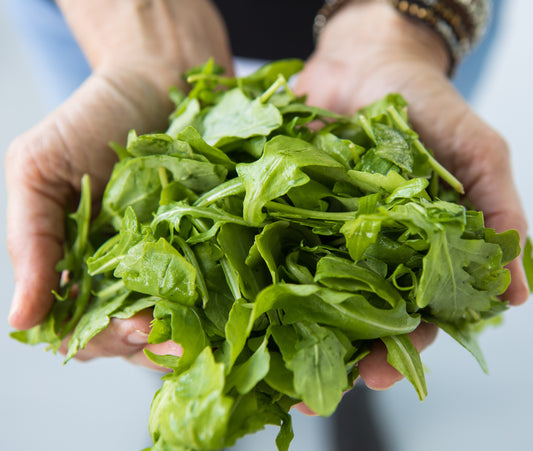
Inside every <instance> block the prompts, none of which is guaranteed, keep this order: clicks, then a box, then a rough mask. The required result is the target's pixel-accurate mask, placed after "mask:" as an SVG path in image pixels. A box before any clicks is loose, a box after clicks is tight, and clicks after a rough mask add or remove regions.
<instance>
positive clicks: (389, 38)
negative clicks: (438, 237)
mask: <svg viewBox="0 0 533 451" xmlns="http://www.w3.org/2000/svg"><path fill="white" fill-rule="evenodd" d="M58 5H59V7H60V8H61V10H62V12H63V14H64V15H65V17H66V20H67V22H68V24H69V26H70V27H71V29H72V30H73V33H74V35H75V37H76V38H77V40H78V42H79V43H80V46H81V48H82V50H83V51H84V53H85V55H86V57H87V59H88V61H89V63H90V65H91V68H92V71H93V73H92V75H91V76H90V78H89V79H88V80H87V82H85V83H84V84H83V85H82V86H81V87H80V88H79V89H78V90H77V91H76V92H75V93H74V94H73V95H72V97H70V98H69V99H68V100H67V101H66V102H65V103H64V104H63V105H61V106H60V107H59V108H58V109H57V110H56V111H54V112H53V113H52V114H51V115H50V116H48V117H47V118H45V119H44V120H43V121H42V122H41V123H40V124H38V125H36V126H35V127H34V128H33V129H31V130H29V131H28V132H27V133H25V134H24V135H22V136H21V137H19V138H17V139H16V140H15V141H14V142H13V144H12V145H11V146H10V148H9V150H8V153H7V156H6V180H7V188H8V223H7V227H8V249H9V252H10V255H11V259H12V262H13V267H14V271H15V283H16V289H15V293H14V296H13V301H12V310H11V314H10V318H9V320H10V324H11V325H12V326H13V327H14V328H16V329H28V328H30V327H32V326H34V325H36V324H38V323H39V322H40V321H42V320H43V319H44V317H45V316H46V314H47V312H48V311H49V309H50V307H51V305H52V303H53V296H52V295H51V294H50V293H51V290H52V289H54V288H56V287H57V284H58V278H59V276H58V274H57V273H56V271H55V270H54V268H55V265H56V263H57V262H58V261H59V260H60V259H61V257H62V244H63V241H64V225H63V224H64V211H65V207H67V206H74V205H75V203H76V201H77V199H78V197H79V190H80V180H81V177H82V175H83V174H85V173H88V174H89V175H90V176H91V189H92V198H93V199H94V200H95V205H94V206H95V208H96V207H97V205H98V202H99V200H100V199H101V195H102V192H103V189H104V187H105V184H106V182H107V180H108V177H109V174H110V172H111V169H112V167H113V164H114V163H115V161H116V160H115V155H114V153H113V152H112V151H111V150H110V149H109V146H108V143H109V142H110V141H116V142H124V140H125V137H126V136H127V132H128V130H130V129H132V128H133V129H136V130H137V132H138V133H143V132H149V131H152V130H157V129H164V128H165V126H166V122H167V118H168V114H169V113H170V111H171V109H172V105H171V103H170V102H169V100H168V95H167V89H168V87H169V86H170V85H177V86H179V87H182V88H185V86H183V82H182V80H181V74H182V73H183V72H185V71H186V70H187V69H189V68H190V67H193V66H196V65H198V64H202V63H204V62H205V61H206V60H207V59H208V58H209V57H214V59H215V61H216V62H217V63H218V64H221V65H223V66H224V67H226V69H227V71H228V73H229V74H231V72H232V63H231V61H232V56H231V53H230V50H229V44H228V39H227V35H226V31H225V28H224V24H223V22H222V20H221V19H220V17H219V15H218V13H217V11H216V10H215V9H214V7H213V6H212V5H211V3H210V2H209V1H207V0H131V1H128V2H125V1H121V0H93V1H91V2H84V1H82V0H60V1H58ZM354 24H359V26H357V27H354ZM447 66H448V57H447V54H446V49H445V47H444V45H443V43H442V42H441V40H440V38H439V37H438V36H437V35H436V34H435V33H434V32H433V31H431V30H429V29H427V28H426V27H425V26H423V25H420V24H416V23H413V22H411V21H409V20H407V19H405V18H404V17H403V16H401V15H400V14H398V13H397V12H396V11H395V10H393V9H392V7H390V6H389V5H386V4H382V3H381V2H376V3H373V2H368V3H362V2H358V3H354V4H348V5H346V6H345V7H343V8H342V9H341V10H340V11H338V12H337V13H336V14H335V15H334V16H333V17H332V18H331V20H330V21H329V22H328V24H327V25H326V27H325V28H324V30H323V33H322V34H321V36H320V39H319V42H318V46H317V49H316V51H315V52H314V54H313V55H312V56H311V58H310V60H309V61H308V62H307V65H306V68H305V69H304V71H303V72H302V74H301V75H300V77H299V81H298V84H297V87H296V89H297V90H298V91H299V92H302V93H304V92H305V93H307V94H308V100H309V103H310V104H315V105H319V106H323V107H326V108H329V109H332V110H334V111H337V112H340V113H351V112H354V111H355V110H356V109H357V108H359V107H360V106H363V105H365V104H368V103H370V102H372V101H373V100H376V99H377V98H379V97H381V96H382V95H384V94H386V93H388V92H391V91H396V92H400V93H401V94H402V95H404V97H406V99H407V100H408V102H409V104H410V106H409V116H410V118H412V122H413V124H414V127H415V129H416V130H418V131H419V132H420V134H421V137H422V139H423V140H424V142H426V143H427V144H428V145H429V147H430V148H432V149H433V151H434V152H435V154H436V156H437V158H438V159H439V160H440V161H441V162H442V163H443V164H444V165H445V166H446V167H447V168H448V169H449V170H451V172H453V173H454V174H455V175H456V176H457V177H458V178H459V180H461V182H462V183H463V184H464V186H465V189H466V193H467V195H468V197H469V198H470V200H471V201H472V202H473V203H474V204H475V205H476V206H477V207H478V208H480V209H483V210H484V211H485V215H486V221H487V224H488V225H489V226H491V227H493V228H495V229H496V230H497V231H503V230H507V229H509V228H514V229H516V230H518V231H519V232H520V233H521V235H522V236H523V237H525V232H526V223H525V219H524V213H523V211H522V209H521V206H520V201H519V198H518V195H517V193H516V189H515V188H514V184H513V180H512V174H511V170H510V162H509V150H508V148H507V146H506V144H505V142H504V140H503V139H502V138H501V137H500V136H499V135H498V134H497V133H496V132H495V131H494V130H492V129H491V128H490V127H488V126H487V125H486V124H485V123H484V122H483V121H482V120H481V119H480V118H479V117H477V116H476V115H475V114H474V113H473V112H472V110H471V109H470V108H469V107H468V105H467V104H466V102H465V101H464V100H463V99H462V98H461V97H460V96H459V94H458V93H457V92H456V91H455V90H454V88H453V87H452V85H451V83H450V82H449V80H448V78H447V77H446V70H447ZM510 269H511V272H512V275H513V283H512V285H511V287H510V288H509V290H508V292H507V294H506V295H507V298H508V299H510V301H511V303H512V304H520V303H522V302H524V301H525V299H526V298H527V287H526V284H525V277H524V274H523V268H522V266H521V264H520V261H519V260H517V261H516V262H513V263H512V264H511V265H510ZM151 319H152V316H151V312H150V311H145V312H141V313H140V314H138V315H136V316H135V317H133V318H131V319H128V320H117V319H113V320H112V321H111V323H110V325H109V326H108V327H107V329H106V330H105V331H103V332H101V333H100V334H98V335H97V336H96V337H95V338H94V339H93V340H92V341H91V342H90V343H89V344H88V345H87V347H86V348H85V349H84V350H81V351H80V352H79V353H78V355H77V358H78V359H80V360H88V359H91V358H94V357H99V356H122V357H125V358H128V359H129V360H130V361H131V362H133V363H136V364H140V365H145V366H148V367H151V368H158V367H156V366H155V365H154V364H153V363H151V362H150V361H149V360H148V359H147V358H146V357H145V355H144V352H143V350H144V349H145V348H148V349H150V350H151V351H152V352H155V353H160V354H167V353H168V354H171V353H179V352H180V348H179V346H177V345H176V344H174V343H171V342H167V343H161V344H158V345H148V344H147V336H148V333H149V330H150V321H151ZM435 335H436V328H435V327H434V326H432V325H428V324H423V325H422V326H421V327H420V328H418V329H417V330H416V331H414V332H413V333H412V334H411V337H412V340H413V343H414V344H415V346H416V347H417V348H418V349H419V350H422V349H424V348H425V347H426V346H428V345H429V344H430V343H431V342H432V341H433V340H434V338H435ZM63 349H64V348H63ZM159 369H160V368H159ZM359 370H360V374H361V377H362V378H363V379H364V381H365V382H366V384H367V385H368V386H369V387H371V388H374V389H385V388H388V387H390V386H391V385H392V384H393V383H394V382H396V381H397V380H399V379H400V378H401V375H399V373H398V372H397V371H396V370H394V369H393V368H392V367H391V366H390V365H388V364H387V362H386V351H385V348H384V346H383V344H382V343H381V342H379V341H377V342H376V343H375V344H374V346H373V350H372V353H371V354H370V355H369V356H367V357H366V358H365V359H363V360H362V361H361V362H360V364H359ZM303 410H305V408H303Z"/></svg>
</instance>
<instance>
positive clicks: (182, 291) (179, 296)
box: [114, 238, 197, 305]
mask: <svg viewBox="0 0 533 451" xmlns="http://www.w3.org/2000/svg"><path fill="white" fill-rule="evenodd" d="M114 274H115V277H119V278H121V279H122V280H123V281H124V285H125V286H126V287H127V288H128V289H130V290H132V291H138V292H140V293H144V294H149V295H153V296H160V297H163V298H166V299H169V300H172V301H175V302H178V303H180V304H183V305H193V304H194V301H195V300H196V297H197V293H196V283H195V281H196V270H195V269H194V267H193V266H192V265H191V264H190V263H189V262H188V261H187V260H186V259H185V258H184V257H183V256H182V255H181V254H180V253H179V252H178V251H177V250H176V249H175V248H174V247H172V246H171V245H170V244H169V243H168V241H166V240H165V239H164V238H160V239H159V240H158V241H157V242H155V243H154V242H151V241H143V242H140V243H139V244H137V245H135V246H134V247H132V248H131V249H130V250H129V251H128V253H127V254H126V256H125V257H124V258H123V259H122V260H121V261H120V263H119V264H118V266H117V268H116V269H115V272H114Z"/></svg>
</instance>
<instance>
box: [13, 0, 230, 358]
mask: <svg viewBox="0 0 533 451" xmlns="http://www.w3.org/2000/svg"><path fill="white" fill-rule="evenodd" d="M58 4H59V6H60V7H61V8H62V9H63V12H64V14H65V17H66V19H67V21H68V22H69V24H70V25H71V27H72V29H73V31H74V33H75V34H76V37H77V38H78V41H79V42H80V45H81V47H82V50H83V51H84V52H85V54H86V56H87V58H88V60H89V62H90V64H91V66H92V69H93V74H92V75H91V77H90V78H89V79H88V80H87V81H86V82H85V83H84V84H83V85H82V86H81V87H80V88H79V89H78V90H77V91H76V92H75V93H74V94H73V95H72V96H71V97H70V98H69V99H68V100H67V101H66V102H65V103H64V104H63V105H62V106H60V107H59V108H58V110H56V111H55V112H53V113H52V114H51V115H50V116H48V117H47V118H45V119H44V120H43V121H42V122H41V123H40V124H38V125H37V126H36V127H34V128H33V129H31V130H30V131H28V132H27V133H25V134H24V135H22V136H20V137H19V138H17V139H16V140H15V141H14V142H13V143H12V145H11V146H10V148H9V150H8V153H7V156H6V161H5V165H6V179H7V191H8V211H7V229H8V230H7V235H8V236H7V244H8V249H9V253H10V256H11V259H12V262H13V267H14V272H15V285H16V288H15V293H14V296H13V301H12V308H11V313H10V317H9V321H10V324H11V325H12V326H13V327H14V328H16V329H29V328H31V327H32V326H34V325H36V324H38V323H40V322H41V321H42V320H43V319H44V318H45V316H46V314H47V313H48V311H49V309H50V307H51V305H52V303H53V301H54V298H53V296H52V294H51V291H52V290H53V289H56V288H57V286H58V280H59V275H58V273H57V272H56V271H55V270H54V268H55V266H56V264H57V262H58V261H59V260H60V259H61V258H62V252H63V250H62V249H63V242H64V238H65V231H64V221H65V217H64V211H65V210H66V209H69V210H71V211H72V210H74V209H75V207H76V204H77V199H78V197H79V191H80V181H81V177H82V176H83V174H89V175H90V177H91V187H92V198H93V199H94V202H95V205H98V202H99V200H100V199H101V195H102V193H103V190H104V187H105V184H106V182H107V180H108V178H109V175H110V173H111V170H112V167H113V164H114V163H115V155H114V152H113V151H112V150H111V149H110V148H109V144H108V143H109V142H110V141H116V142H124V141H125V137H126V136H127V133H128V131H129V130H130V129H136V130H137V132H138V133H143V132H148V131H153V130H161V129H165V128H166V126H167V120H168V115H169V113H170V112H171V109H172V105H171V102H170V101H169V100H168V94H167V90H168V87H169V86H170V85H172V84H174V85H178V86H180V83H181V81H180V80H181V78H180V77H181V74H182V73H183V72H184V71H186V70H187V69H189V68H190V67H192V66H194V65H197V64H202V63H204V62H205V61H206V60H207V59H208V58H209V57H211V56H214V57H215V60H216V61H217V63H219V64H222V65H225V66H226V68H227V70H228V71H229V72H230V73H231V56H230V52H229V46H228V44H227V39H226V35H225V30H224V27H223V25H222V22H221V20H220V19H219V17H218V15H217V13H216V12H215V11H214V9H213V8H212V7H211V5H210V3H209V2H207V1H195V2H190V1H186V0H183V1H176V0H173V1H170V0H168V1H163V0H161V1H155V0H154V1H144V2H142V4H141V2H135V1H133V2H123V1H121V0H112V1H109V0H96V1H94V2H75V1H70V0H63V1H60V2H58ZM198 30H202V35H201V36H199V35H198ZM206 30H207V31H206ZM181 87H183V86H181ZM150 320H151V317H150V315H148V314H141V315H138V316H137V317H135V318H133V319H131V320H122V321H119V320H114V321H113V322H112V325H111V326H110V327H109V328H108V329H107V330H106V331H104V332H102V333H101V334H100V335H99V336H98V337H97V339H95V340H94V341H93V343H92V344H91V345H90V346H89V347H88V348H87V350H86V351H84V352H83V354H82V355H80V356H81V357H82V358H83V359H84V360H86V359H87V358H89V357H94V356H99V355H122V356H130V355H132V354H135V352H137V351H140V350H141V349H142V347H143V345H145V344H146V343H142V340H141V338H140V337H142V336H143V335H142V334H141V335H137V342H136V343H134V344H135V346H132V345H131V343H129V344H128V341H127V338H126V337H127V336H128V335H129V334H130V332H134V331H136V330H140V331H141V332H143V333H144V332H147V330H148V328H149V323H150ZM162 347H164V346H162V345H158V348H162ZM167 348H168V349H169V350H170V351H172V350H174V348H175V345H171V344H168V346H167ZM160 350H161V349H160ZM162 353H166V352H162ZM135 355H136V356H137V357H134V358H132V360H135V361H136V362H137V363H146V364H148V365H150V366H153V365H151V364H149V362H148V360H147V359H145V358H144V355H143V354H142V352H141V353H139V354H135ZM143 358H144V359H143Z"/></svg>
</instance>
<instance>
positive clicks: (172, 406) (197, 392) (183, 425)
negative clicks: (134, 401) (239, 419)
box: [149, 347, 234, 450]
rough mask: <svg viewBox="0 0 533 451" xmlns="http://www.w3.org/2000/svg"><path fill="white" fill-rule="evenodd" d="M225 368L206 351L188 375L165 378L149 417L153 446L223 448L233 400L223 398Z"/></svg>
mask: <svg viewBox="0 0 533 451" xmlns="http://www.w3.org/2000/svg"><path fill="white" fill-rule="evenodd" d="M224 383H225V377H224V365H222V364H220V363H216V362H215V359H214V357H213V354H212V353H211V349H210V348H209V347H206V348H205V349H204V350H203V351H202V352H201V353H200V355H199V356H198V358H197V359H196V360H195V361H194V363H193V365H192V366H191V367H190V369H189V371H188V372H186V373H182V374H180V375H176V374H170V375H168V376H165V378H164V383H163V386H162V388H161V389H160V390H159V391H158V392H157V393H156V395H155V398H154V400H153V402H152V409H151V413H150V423H149V428H150V434H151V435H152V438H153V439H154V443H158V442H163V443H165V445H166V446H169V447H175V448H171V449H180V447H181V448H183V449H211V450H216V449H221V448H223V447H224V437H225V434H226V430H227V426H228V420H229V417H230V414H231V408H232V405H233V402H234V401H233V399H232V398H230V397H228V396H224V395H223V390H224Z"/></svg>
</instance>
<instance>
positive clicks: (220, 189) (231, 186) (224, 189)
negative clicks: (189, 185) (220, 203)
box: [193, 177, 244, 207]
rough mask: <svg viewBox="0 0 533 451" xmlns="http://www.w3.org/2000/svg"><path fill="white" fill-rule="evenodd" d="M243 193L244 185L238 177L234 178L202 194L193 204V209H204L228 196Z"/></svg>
mask: <svg viewBox="0 0 533 451" xmlns="http://www.w3.org/2000/svg"><path fill="white" fill-rule="evenodd" d="M241 193H244V185H243V183H242V181H241V179H240V177H235V178H233V179H230V180H228V181H226V182H224V183H221V184H220V185H218V186H216V187H215V188H213V189H212V190H211V191H208V192H207V193H204V194H202V195H201V196H200V197H199V198H198V199H196V201H195V202H194V204H193V205H194V206H195V207H206V206H208V205H211V204H212V203H214V202H216V201H217V200H220V199H223V198H225V197H229V196H236V195H238V194H241Z"/></svg>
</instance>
